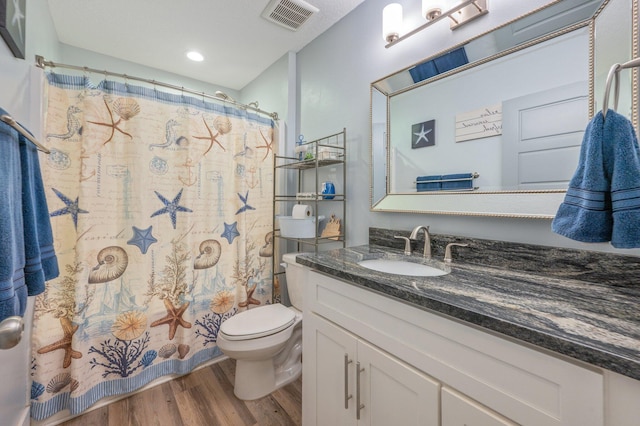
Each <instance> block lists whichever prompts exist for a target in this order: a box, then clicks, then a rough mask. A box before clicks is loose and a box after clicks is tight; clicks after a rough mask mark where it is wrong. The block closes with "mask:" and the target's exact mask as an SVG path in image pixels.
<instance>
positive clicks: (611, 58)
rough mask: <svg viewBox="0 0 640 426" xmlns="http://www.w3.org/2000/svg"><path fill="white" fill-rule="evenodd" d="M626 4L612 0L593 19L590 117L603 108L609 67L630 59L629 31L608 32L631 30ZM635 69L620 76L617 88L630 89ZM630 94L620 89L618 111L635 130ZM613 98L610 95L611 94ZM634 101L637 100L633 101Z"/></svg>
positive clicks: (635, 118) (630, 43) (631, 24)
mask: <svg viewBox="0 0 640 426" xmlns="http://www.w3.org/2000/svg"><path fill="white" fill-rule="evenodd" d="M629 3H630V2H629V1H612V2H610V4H608V5H607V7H605V8H603V9H602V11H601V12H600V14H599V15H598V17H597V19H596V20H595V29H594V30H595V37H594V40H593V41H594V64H593V65H594V69H593V73H594V76H593V77H594V78H593V80H594V88H593V89H594V104H593V109H592V110H591V115H593V114H595V112H596V111H599V110H600V109H602V108H601V107H602V99H603V98H604V86H605V83H606V81H607V74H608V73H609V68H611V66H612V65H613V64H616V63H623V62H627V61H629V60H631V59H633V55H632V54H631V53H632V51H633V50H632V49H633V46H632V41H633V38H632V37H629V33H628V31H611V29H612V28H622V29H624V28H633V23H632V14H631V13H630V12H629V11H630V10H631V5H630V4H629ZM636 72H637V71H636V70H630V71H623V72H620V73H619V78H620V87H621V88H628V87H632V80H631V78H632V75H633V73H636ZM632 94H633V92H632V91H631V90H621V91H620V97H619V103H618V108H617V109H616V111H617V112H619V113H620V114H622V115H624V116H625V117H627V118H629V119H630V120H631V122H632V123H634V125H635V126H636V132H637V131H638V109H637V107H636V108H632V101H633V96H632ZM612 95H613V93H612ZM636 101H637V98H636Z"/></svg>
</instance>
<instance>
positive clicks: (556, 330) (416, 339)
mask: <svg viewBox="0 0 640 426" xmlns="http://www.w3.org/2000/svg"><path fill="white" fill-rule="evenodd" d="M473 243H475V246H476V250H475V253H474V254H473V255H472V254H471V253H472V252H473V249H472V248H470V249H465V250H469V251H468V252H464V251H463V250H461V253H460V255H459V256H458V257H457V258H456V259H455V260H454V263H453V264H452V266H451V269H450V272H449V273H448V274H446V275H443V276H437V277H412V276H402V275H394V274H386V273H382V272H376V271H372V270H370V269H366V268H363V267H362V266H360V265H358V262H361V261H362V260H366V259H375V258H393V259H405V260H409V261H412V262H418V263H421V262H422V263H424V262H425V261H424V260H423V259H422V257H420V256H419V255H413V256H404V255H403V254H402V251H401V250H398V249H396V248H392V247H382V246H377V245H368V246H360V247H353V248H346V249H338V250H332V251H328V252H322V253H318V254H315V255H312V254H309V255H299V256H298V257H297V262H298V263H300V264H303V265H305V266H307V267H309V268H311V269H312V271H309V279H308V285H307V286H306V287H305V312H304V328H303V339H304V343H303V348H304V363H303V375H304V380H303V420H304V421H303V424H304V425H316V424H317V425H326V424H335V425H348V424H384V425H386V424H402V425H443V426H451V425H460V426H462V425H473V426H485V425H516V424H522V425H535V426H540V425H575V426H590V425H593V426H595V425H599V426H602V425H616V426H627V425H628V426H631V425H637V424H638V419H640V408H639V407H638V403H637V401H639V400H640V313H638V309H637V301H638V300H640V289H634V288H633V286H631V285H627V284H632V283H624V282H620V281H618V283H617V284H612V283H601V284H598V283H594V282H585V281H583V280H584V279H589V280H591V279H592V277H590V276H589V274H588V273H585V272H584V271H583V272H580V273H578V272H575V271H571V270H570V269H571V268H570V267H569V268H568V269H567V270H566V271H565V275H566V276H565V277H559V276H558V275H557V274H556V272H555V271H554V272H545V271H544V269H541V271H540V273H538V274H536V273H533V272H531V271H523V270H518V269H515V268H513V267H504V265H502V264H499V265H492V266H483V265H479V264H477V263H473V262H470V263H466V262H464V256H465V255H467V256H468V257H469V258H470V259H472V260H473V259H474V256H477V257H480V254H479V253H478V251H479V250H478V249H479V246H481V245H482V244H483V243H482V242H480V241H479V240H478V241H473ZM437 244H438V246H439V245H441V241H438V242H437ZM434 245H435V244H434ZM473 246H474V244H472V247H473ZM576 252H577V251H576ZM556 254H557V253H556ZM560 254H565V253H560ZM551 255H553V253H552V254H549V255H548V256H551ZM435 256H438V258H440V257H439V256H440V254H439V253H435V254H434V257H435ZM523 256H524V258H527V257H528V258H529V262H525V263H527V264H529V265H531V264H532V263H535V262H533V261H532V252H531V251H526V253H525V254H524V255H523ZM499 257H500V255H496V257H492V253H491V252H487V253H486V256H485V258H486V259H488V260H492V259H493V260H494V261H495V263H500V259H499ZM569 257H571V255H569ZM596 257H597V256H596ZM605 257H606V256H605ZM461 258H462V259H461ZM512 260H513V264H512V265H511V266H516V265H517V264H518V259H515V258H513V257H512ZM576 260H577V258H573V259H571V258H569V259H564V260H563V261H560V262H559V263H560V264H562V263H569V264H570V263H572V262H574V263H576V264H578V263H581V262H582V261H583V260H584V259H580V262H576ZM594 262H596V263H597V264H598V267H599V268H605V266H606V265H605V264H607V265H609V266H612V264H610V263H608V262H607V260H606V259H605V260H602V259H597V260H596V261H594ZM429 263H430V264H431V265H436V266H438V267H444V265H443V264H442V263H441V262H433V261H432V262H429ZM542 263H544V261H542ZM592 266H594V264H593V263H591V264H589V263H587V265H585V267H586V268H589V267H592ZM538 267H540V268H543V266H540V265H538ZM633 267H637V265H633ZM633 267H632V268H631V269H633ZM605 269H606V268H605ZM594 273H596V274H597V273H598V272H594ZM603 273H606V271H603ZM614 275H615V274H614ZM618 278H619V277H618Z"/></svg>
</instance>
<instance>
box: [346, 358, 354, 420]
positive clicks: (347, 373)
mask: <svg viewBox="0 0 640 426" xmlns="http://www.w3.org/2000/svg"><path fill="white" fill-rule="evenodd" d="M352 362H353V361H352V360H350V359H349V355H348V354H344V409H345V410H348V409H349V400H350V399H351V398H353V395H351V394H349V364H351V363H352Z"/></svg>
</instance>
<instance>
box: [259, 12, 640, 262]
mask: <svg viewBox="0 0 640 426" xmlns="http://www.w3.org/2000/svg"><path fill="white" fill-rule="evenodd" d="M548 2H549V1H547V0H527V1H522V2H520V1H519V2H514V1H512V0H492V1H491V2H490V13H489V14H488V15H486V16H484V17H482V18H480V19H478V20H477V21H474V22H472V23H469V24H467V25H466V26H464V27H462V28H460V29H458V30H456V31H451V30H449V28H448V23H446V22H440V23H438V24H437V25H434V26H432V27H431V28H428V29H427V30H425V31H423V32H422V33H419V34H417V35H414V36H413V37H411V38H409V39H407V40H404V41H403V42H401V43H399V44H398V45H396V46H393V47H391V48H389V49H385V48H384V44H385V43H384V41H383V40H382V34H381V26H382V25H381V16H382V9H383V8H384V6H385V5H386V4H388V3H389V1H388V0H367V1H365V2H364V3H362V4H361V5H360V6H359V7H358V8H356V9H355V10H354V11H353V12H351V13H350V14H349V15H347V16H346V17H345V18H343V19H342V20H341V21H340V22H338V23H337V24H335V25H334V26H333V27H332V28H330V29H329V30H328V31H327V32H325V33H324V34H323V35H321V36H320V37H319V38H317V39H316V40H314V41H313V42H311V43H310V44H308V45H307V46H306V47H305V48H304V49H303V50H302V51H300V52H299V53H298V55H297V63H298V66H297V72H298V76H297V77H298V79H299V81H300V89H299V103H300V104H299V110H300V131H301V132H302V133H304V135H305V137H306V138H307V139H313V138H316V137H321V136H322V135H324V134H326V133H330V132H334V131H337V130H340V129H342V127H346V128H347V134H348V138H347V139H348V143H349V151H348V154H349V164H348V169H347V170H348V173H347V174H348V186H347V191H348V197H349V203H348V215H347V216H348V218H347V219H348V220H347V223H348V224H349V227H348V229H347V236H348V244H349V245H356V244H362V243H366V242H367V232H368V227H369V226H376V227H384V228H393V229H406V230H410V229H411V228H413V227H414V226H416V225H429V226H430V227H431V231H432V232H434V233H446V234H454V235H461V236H470V237H477V238H489V239H498V240H505V241H514V242H527V243H532V244H541V245H547V246H560V247H573V248H583V249H589V250H598V251H616V250H615V249H613V248H612V247H611V246H610V245H609V244H606V243H602V244H582V243H577V242H574V241H572V240H569V239H566V238H563V237H560V236H558V235H556V234H554V233H552V232H551V230H550V221H549V220H539V219H508V218H490V217H463V216H447V215H426V214H401V213H378V212H370V211H369V181H370V171H369V166H370V154H369V138H370V130H369V129H370V123H369V120H370V118H369V116H370V107H369V97H370V92H369V85H370V83H371V82H372V81H375V80H377V79H379V78H381V77H384V76H386V75H388V74H391V73H393V72H394V71H396V70H399V69H401V68H404V67H406V66H409V65H411V64H414V63H416V62H419V61H420V60H421V59H422V58H425V57H427V56H430V55H432V54H435V53H437V52H439V51H441V50H444V49H446V48H448V47H450V46H453V45H455V44H457V43H459V42H461V41H464V40H466V39H468V38H469V37H472V36H473V35H476V34H478V33H482V32H485V31H487V30H489V29H491V28H493V27H495V26H497V25H500V24H501V23H504V22H507V21H509V20H511V19H513V18H516V17H518V16H520V15H522V14H523V13H526V12H527V11H529V10H531V9H533V8H536V7H539V6H542V5H544V4H546V3H548ZM400 3H402V4H403V5H404V14H405V22H406V21H407V20H408V19H412V22H410V23H408V24H407V28H409V29H410V28H414V27H416V26H417V25H419V24H420V23H421V21H420V19H421V18H419V17H418V15H419V14H420V11H419V10H418V9H419V8H420V4H419V3H420V2H417V1H408V0H405V1H400ZM411 17H413V18H411ZM440 24H444V25H440ZM258 80H259V79H258ZM461 90H463V89H461ZM619 252H620V253H625V254H632V255H640V250H624V251H622V250H620V251H619Z"/></svg>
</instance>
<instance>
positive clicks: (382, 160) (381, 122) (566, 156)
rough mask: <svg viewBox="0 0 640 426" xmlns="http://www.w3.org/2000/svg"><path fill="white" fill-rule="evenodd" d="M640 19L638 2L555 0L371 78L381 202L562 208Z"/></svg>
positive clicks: (429, 209)
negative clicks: (615, 67) (588, 131)
mask: <svg viewBox="0 0 640 426" xmlns="http://www.w3.org/2000/svg"><path fill="white" fill-rule="evenodd" d="M637 28H638V0H586V1H585V0H557V1H553V2H550V3H549V4H548V5H546V6H544V7H542V8H539V9H537V10H534V11H532V12H530V13H528V14H526V15H524V16H522V17H520V18H518V19H516V20H514V21H511V22H508V23H507V24H505V25H502V26H500V27H498V28H495V29H494V30H491V31H489V32H486V33H484V34H481V35H478V36H476V37H474V38H472V39H470V40H467V41H465V42H463V43H461V44H459V45H456V46H454V47H452V48H451V49H448V50H446V51H443V52H440V53H438V54H436V55H434V56H432V57H429V58H426V59H425V60H424V61H421V62H420V63H418V64H414V65H412V66H410V67H408V68H405V69H402V70H400V71H398V72H396V73H394V74H391V75H389V76H387V77H384V78H382V79H380V80H377V81H375V82H373V83H372V84H371V154H372V167H371V185H372V188H371V205H372V210H373V211H392V212H394V211H395V212H415V213H435V214H457V215H482V216H508V217H530V218H552V217H553V216H554V215H555V213H556V210H557V208H558V205H559V204H560V203H561V202H562V200H563V197H564V193H565V190H566V188H567V186H568V183H569V180H570V179H571V176H572V175H573V172H574V170H575V169H576V166H577V161H578V156H579V151H580V144H581V142H582V137H583V134H584V130H585V128H586V125H587V123H588V121H589V119H590V118H591V117H592V116H593V115H594V113H595V111H597V110H598V106H599V104H600V103H601V101H602V97H603V96H604V84H605V81H606V75H607V72H608V70H609V68H610V66H611V65H612V64H614V63H622V62H626V61H629V60H630V59H632V58H633V57H636V56H637V54H638V34H637V31H638V30H637ZM621 77H622V78H623V80H622V81H621V87H622V90H621V96H620V103H619V106H618V112H620V113H623V114H625V115H627V116H628V117H629V118H630V119H631V120H632V122H633V123H634V124H635V125H636V127H637V124H638V96H637V94H635V95H634V93H636V92H634V88H637V81H638V76H637V71H636V70H633V71H629V72H628V73H626V74H624V75H623V74H621Z"/></svg>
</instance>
